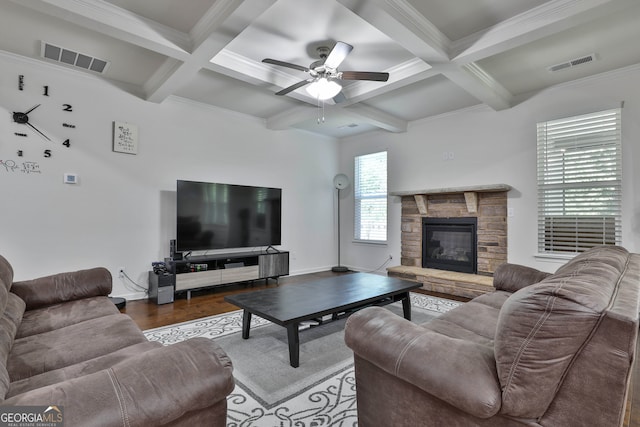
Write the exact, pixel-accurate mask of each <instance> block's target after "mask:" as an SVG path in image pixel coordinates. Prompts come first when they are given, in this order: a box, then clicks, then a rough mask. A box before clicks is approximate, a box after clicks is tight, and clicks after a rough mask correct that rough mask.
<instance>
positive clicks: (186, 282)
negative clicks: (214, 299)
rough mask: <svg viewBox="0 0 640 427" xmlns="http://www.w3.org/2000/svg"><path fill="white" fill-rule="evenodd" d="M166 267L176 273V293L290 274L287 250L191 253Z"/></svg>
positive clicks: (189, 296)
mask: <svg viewBox="0 0 640 427" xmlns="http://www.w3.org/2000/svg"><path fill="white" fill-rule="evenodd" d="M167 266H168V267H169V270H170V271H171V272H172V273H173V274H174V275H175V283H176V286H175V292H176V293H178V292H184V291H186V292H187V299H190V298H191V291H192V290H194V289H200V288H207V287H212V286H222V285H228V284H231V283H239V282H250V281H254V280H260V279H265V281H268V280H269V279H276V280H277V279H278V277H280V276H286V275H288V274H289V252H286V251H279V252H267V251H264V252H255V251H254V252H228V253H219V254H213V255H197V256H190V257H188V258H187V259H182V260H168V262H167Z"/></svg>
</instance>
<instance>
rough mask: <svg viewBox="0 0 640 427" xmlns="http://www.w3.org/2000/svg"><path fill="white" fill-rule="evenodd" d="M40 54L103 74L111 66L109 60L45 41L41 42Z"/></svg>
mask: <svg viewBox="0 0 640 427" xmlns="http://www.w3.org/2000/svg"><path fill="white" fill-rule="evenodd" d="M40 55H41V56H42V57H43V58H47V59H51V60H52V61H56V62H62V63H63V64H67V65H71V66H74V67H78V68H82V69H84V70H89V71H94V72H96V73H101V74H102V73H104V72H106V71H107V68H109V61H105V60H103V59H98V58H94V57H92V56H89V55H85V54H83V53H78V52H74V51H72V50H70V49H65V48H63V47H58V46H54V45H52V44H49V43H45V42H41V45H40Z"/></svg>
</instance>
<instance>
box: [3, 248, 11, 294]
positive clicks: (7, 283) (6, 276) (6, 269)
mask: <svg viewBox="0 0 640 427" xmlns="http://www.w3.org/2000/svg"><path fill="white" fill-rule="evenodd" d="M0 282H1V283H0V287H3V288H5V289H6V290H7V291H9V289H11V284H12V283H13V268H12V267H11V264H9V261H7V259H6V258H5V257H3V256H2V255H0ZM2 285H3V286H2Z"/></svg>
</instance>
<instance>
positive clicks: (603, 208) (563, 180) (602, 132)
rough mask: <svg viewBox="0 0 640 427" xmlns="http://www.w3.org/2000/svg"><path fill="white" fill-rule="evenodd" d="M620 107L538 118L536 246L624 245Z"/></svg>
mask: <svg viewBox="0 0 640 427" xmlns="http://www.w3.org/2000/svg"><path fill="white" fill-rule="evenodd" d="M620 116H621V111H620V109H614V110H608V111H601V112H599V113H593V114H586V115H583V116H577V117H570V118H566V119H560V120H553V121H549V122H542V123H538V250H539V252H540V253H565V254H566V253H577V252H583V251H585V250H586V249H588V248H590V247H593V246H596V245H602V244H610V245H613V244H620V238H621V193H622V165H621V164H622V142H621V118H620Z"/></svg>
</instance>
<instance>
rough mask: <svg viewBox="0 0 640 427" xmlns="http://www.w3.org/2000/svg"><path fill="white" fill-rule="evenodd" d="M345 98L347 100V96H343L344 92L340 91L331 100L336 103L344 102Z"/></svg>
mask: <svg viewBox="0 0 640 427" xmlns="http://www.w3.org/2000/svg"><path fill="white" fill-rule="evenodd" d="M346 100H347V97H346V96H344V93H342V91H341V92H339V93H338V94H337V95H336V96H334V97H333V102H335V103H336V104H340V103H341V102H344V101H346Z"/></svg>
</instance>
